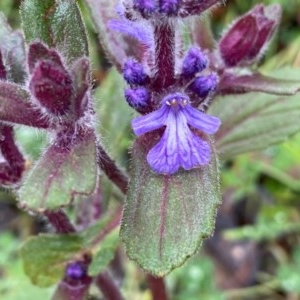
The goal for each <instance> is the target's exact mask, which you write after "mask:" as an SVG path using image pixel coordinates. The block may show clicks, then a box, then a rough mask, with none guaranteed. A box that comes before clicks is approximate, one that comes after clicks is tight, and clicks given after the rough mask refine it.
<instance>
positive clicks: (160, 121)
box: [131, 106, 169, 136]
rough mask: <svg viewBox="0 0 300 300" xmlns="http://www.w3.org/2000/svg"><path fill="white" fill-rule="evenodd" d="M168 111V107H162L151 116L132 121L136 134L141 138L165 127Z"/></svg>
mask: <svg viewBox="0 0 300 300" xmlns="http://www.w3.org/2000/svg"><path fill="white" fill-rule="evenodd" d="M168 110H169V109H168V107H166V106H162V107H161V108H159V109H158V110H155V111H153V112H152V113H150V114H147V115H145V116H141V117H138V118H136V119H134V120H132V122H131V125H132V129H133V131H134V133H135V134H136V135H137V136H139V135H141V134H144V133H147V132H150V131H153V130H156V129H159V128H161V127H163V126H164V125H165V123H166V120H167V117H168Z"/></svg>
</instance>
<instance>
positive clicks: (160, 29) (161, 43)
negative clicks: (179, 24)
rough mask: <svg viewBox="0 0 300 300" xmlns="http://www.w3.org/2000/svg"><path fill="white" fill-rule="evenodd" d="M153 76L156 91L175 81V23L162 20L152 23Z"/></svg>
mask: <svg viewBox="0 0 300 300" xmlns="http://www.w3.org/2000/svg"><path fill="white" fill-rule="evenodd" d="M154 37H155V77H154V82H153V88H154V89H155V90H156V91H158V90H161V89H164V88H167V87H168V86H170V85H172V84H173V83H174V82H175V24H172V23H171V22H169V21H162V22H159V23H155V24H154Z"/></svg>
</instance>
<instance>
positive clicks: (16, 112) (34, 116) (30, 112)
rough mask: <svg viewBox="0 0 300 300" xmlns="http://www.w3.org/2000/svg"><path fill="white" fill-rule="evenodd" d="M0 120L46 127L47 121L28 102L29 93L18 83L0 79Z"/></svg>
mask: <svg viewBox="0 0 300 300" xmlns="http://www.w3.org/2000/svg"><path fill="white" fill-rule="evenodd" d="M0 121H2V122H8V123H12V124H21V125H27V126H33V127H40V128H47V127H48V125H49V124H48V122H47V120H46V119H45V118H43V115H42V114H41V113H40V112H39V111H37V110H36V108H35V107H33V105H32V104H31V102H30V95H29V93H28V92H27V91H26V90H25V89H23V87H21V86H20V85H17V84H14V83H9V82H5V81H0Z"/></svg>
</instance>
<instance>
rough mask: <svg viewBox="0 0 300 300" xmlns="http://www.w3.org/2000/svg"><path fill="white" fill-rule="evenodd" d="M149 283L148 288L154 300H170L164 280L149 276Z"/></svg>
mask: <svg viewBox="0 0 300 300" xmlns="http://www.w3.org/2000/svg"><path fill="white" fill-rule="evenodd" d="M147 282H148V287H149V289H150V290H151V293H152V298H153V299H159V300H168V295H167V291H166V286H165V282H164V279H163V278H157V277H154V276H152V275H150V274H148V275H147Z"/></svg>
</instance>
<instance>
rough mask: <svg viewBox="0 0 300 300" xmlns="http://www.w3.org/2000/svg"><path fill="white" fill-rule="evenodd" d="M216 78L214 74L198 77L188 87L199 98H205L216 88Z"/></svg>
mask: <svg viewBox="0 0 300 300" xmlns="http://www.w3.org/2000/svg"><path fill="white" fill-rule="evenodd" d="M217 84H218V76H217V75H216V74H214V73H212V74H210V75H207V76H199V77H197V78H196V79H195V80H194V82H193V83H192V84H191V86H190V90H192V91H193V92H195V93H196V94H197V95H198V96H199V97H201V98H204V97H207V96H208V94H209V93H210V92H211V91H214V90H215V89H216V88H217Z"/></svg>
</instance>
